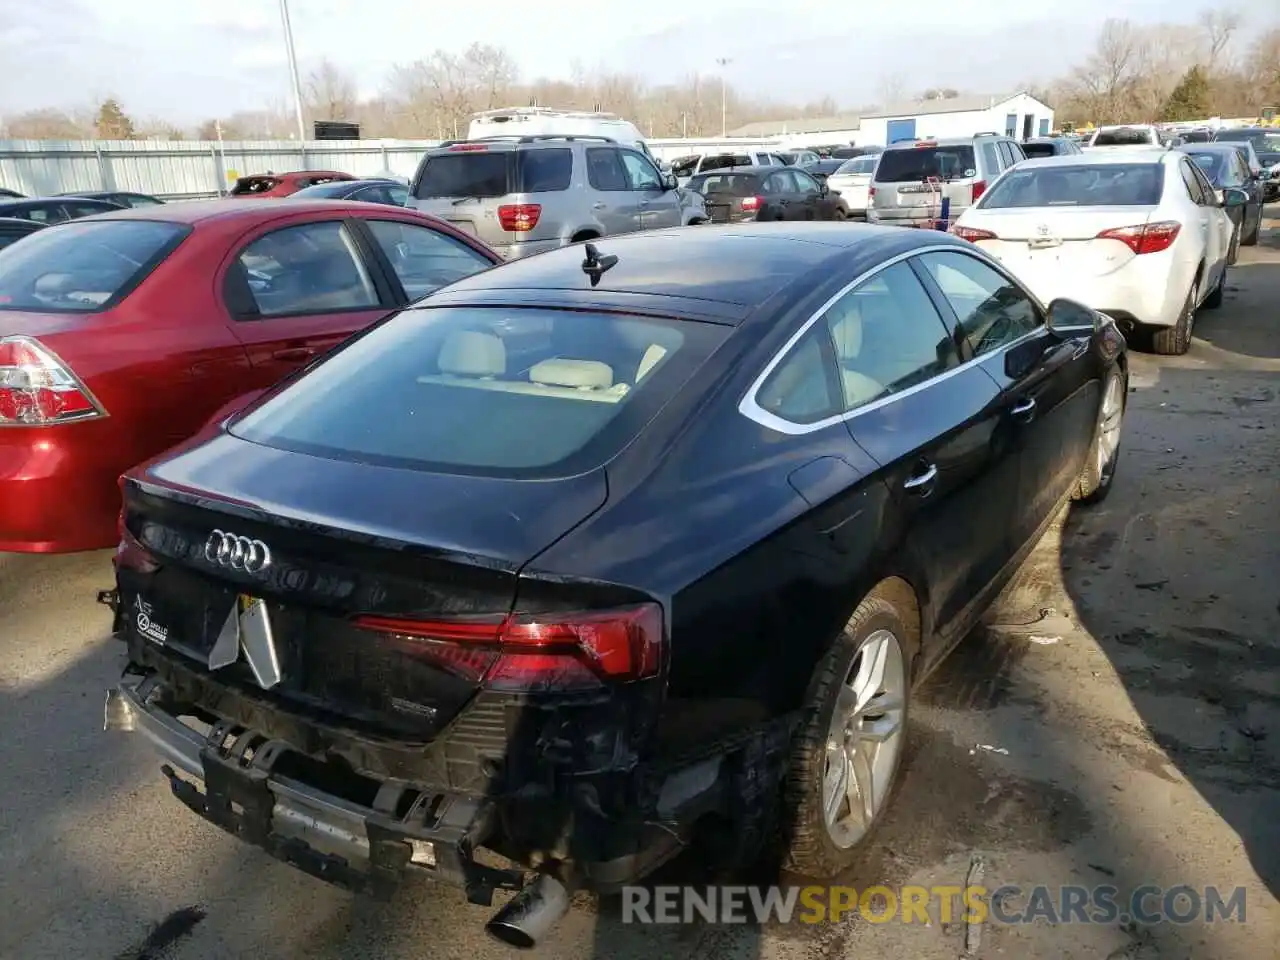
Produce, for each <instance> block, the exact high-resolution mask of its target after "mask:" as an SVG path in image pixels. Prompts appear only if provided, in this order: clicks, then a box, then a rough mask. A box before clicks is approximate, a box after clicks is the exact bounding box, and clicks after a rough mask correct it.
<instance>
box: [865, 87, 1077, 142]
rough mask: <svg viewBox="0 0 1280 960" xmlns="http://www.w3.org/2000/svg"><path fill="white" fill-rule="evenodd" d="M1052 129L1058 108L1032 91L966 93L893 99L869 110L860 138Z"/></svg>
mask: <svg viewBox="0 0 1280 960" xmlns="http://www.w3.org/2000/svg"><path fill="white" fill-rule="evenodd" d="M1053 129H1054V126H1053V109H1052V108H1051V107H1049V106H1047V105H1045V104H1043V103H1041V102H1040V101H1039V100H1037V99H1036V98H1035V97H1033V96H1031V95H1030V94H1027V93H1008V94H997V95H996V96H979V95H976V94H961V95H960V96H958V97H949V98H947V99H943V100H917V101H914V102H911V103H899V104H892V105H890V106H888V107H886V108H884V109H882V110H879V111H875V112H872V113H870V114H867V113H864V114H863V115H862V122H861V129H860V130H859V132H858V136H857V138H856V140H857V142H858V143H859V144H876V143H878V144H884V145H886V146H887V145H888V144H890V143H893V142H895V141H898V140H917V139H927V138H932V137H967V136H970V135H971V134H975V133H1003V134H1008V135H1009V136H1011V137H1016V138H1017V139H1019V140H1022V139H1025V138H1026V137H1039V136H1046V135H1048V134H1049V133H1050V132H1052V131H1053Z"/></svg>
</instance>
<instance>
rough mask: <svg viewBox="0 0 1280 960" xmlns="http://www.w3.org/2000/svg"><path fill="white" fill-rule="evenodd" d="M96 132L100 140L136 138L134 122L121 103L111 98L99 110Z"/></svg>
mask: <svg viewBox="0 0 1280 960" xmlns="http://www.w3.org/2000/svg"><path fill="white" fill-rule="evenodd" d="M94 132H95V133H96V134H97V137H98V139H99V140H132V139H133V138H134V136H135V131H134V129H133V121H132V120H130V119H129V115H128V114H126V113H125V112H124V108H123V107H121V106H120V101H119V100H117V99H115V98H114V97H109V98H107V99H106V100H103V101H102V106H100V107H99V108H98V119H97V120H96V121H95V122H94Z"/></svg>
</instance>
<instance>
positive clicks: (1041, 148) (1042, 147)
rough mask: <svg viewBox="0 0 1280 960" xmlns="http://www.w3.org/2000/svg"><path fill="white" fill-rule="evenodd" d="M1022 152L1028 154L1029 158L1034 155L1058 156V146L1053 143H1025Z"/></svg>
mask: <svg viewBox="0 0 1280 960" xmlns="http://www.w3.org/2000/svg"><path fill="white" fill-rule="evenodd" d="M1022 152H1023V153H1025V154H1026V155H1027V159H1028V160H1030V159H1031V158H1032V157H1056V156H1057V155H1058V148H1057V146H1056V145H1055V144H1052V143H1024V144H1023V145H1022Z"/></svg>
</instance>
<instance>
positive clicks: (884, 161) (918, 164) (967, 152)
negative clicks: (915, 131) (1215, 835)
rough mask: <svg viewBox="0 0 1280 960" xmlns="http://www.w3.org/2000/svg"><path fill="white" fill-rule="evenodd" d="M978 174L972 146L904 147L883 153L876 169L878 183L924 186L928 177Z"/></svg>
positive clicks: (951, 178) (950, 178)
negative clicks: (922, 184)
mask: <svg viewBox="0 0 1280 960" xmlns="http://www.w3.org/2000/svg"><path fill="white" fill-rule="evenodd" d="M976 175H977V169H976V167H975V165H974V161H973V147H971V146H967V145H964V146H961V145H957V146H945V147H942V146H936V147H907V148H905V149H900V150H886V151H885V152H884V153H882V154H880V163H879V164H878V165H877V166H876V180H877V181H879V182H881V183H923V182H924V181H925V180H928V179H929V178H930V177H936V178H938V179H939V180H954V179H956V178H957V177H972V176H976Z"/></svg>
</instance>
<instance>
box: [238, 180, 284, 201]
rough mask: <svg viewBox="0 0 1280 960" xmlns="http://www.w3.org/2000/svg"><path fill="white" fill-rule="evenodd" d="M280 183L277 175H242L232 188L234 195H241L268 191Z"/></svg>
mask: <svg viewBox="0 0 1280 960" xmlns="http://www.w3.org/2000/svg"><path fill="white" fill-rule="evenodd" d="M279 183H280V181H279V180H278V179H276V178H275V177H241V178H240V179H239V180H237V181H236V185H235V186H234V187H232V188H231V195H232V196H233V197H241V196H244V195H245V194H246V193H267V192H268V191H269V190H273V189H275V187H276V186H277V185H278V184H279Z"/></svg>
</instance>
